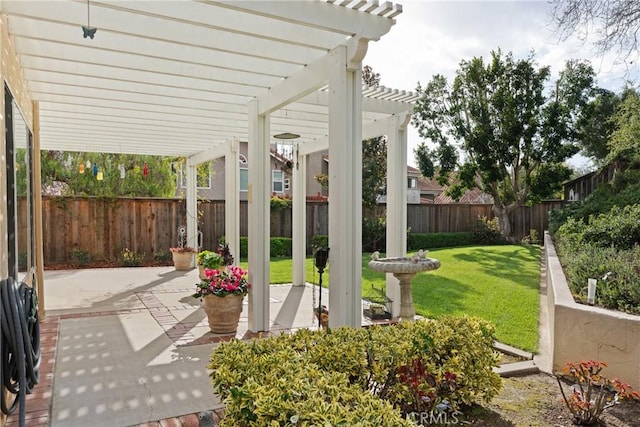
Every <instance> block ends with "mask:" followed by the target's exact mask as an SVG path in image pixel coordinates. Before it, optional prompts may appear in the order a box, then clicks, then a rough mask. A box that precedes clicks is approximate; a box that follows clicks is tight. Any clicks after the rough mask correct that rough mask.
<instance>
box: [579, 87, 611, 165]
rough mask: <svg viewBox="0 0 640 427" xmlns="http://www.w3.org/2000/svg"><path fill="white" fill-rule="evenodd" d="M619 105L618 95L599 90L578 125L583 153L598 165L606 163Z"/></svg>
mask: <svg viewBox="0 0 640 427" xmlns="http://www.w3.org/2000/svg"><path fill="white" fill-rule="evenodd" d="M619 103H620V97H619V96H618V95H617V94H615V93H614V92H611V91H609V90H606V89H601V88H599V89H597V90H596V94H595V96H594V97H593V99H591V100H590V101H589V103H588V104H587V105H586V106H585V107H584V109H583V110H582V114H581V115H580V118H579V119H578V122H577V123H576V128H577V131H578V132H579V145H580V148H581V153H582V154H584V155H585V156H586V157H589V158H591V160H593V161H594V162H595V164H596V165H599V166H602V165H603V164H604V163H606V159H607V156H608V154H609V148H608V141H609V138H610V137H611V134H612V133H613V131H614V130H615V125H614V122H613V120H612V117H613V114H614V112H615V110H616V107H617V105H618V104H619Z"/></svg>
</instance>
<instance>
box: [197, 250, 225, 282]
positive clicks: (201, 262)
mask: <svg viewBox="0 0 640 427" xmlns="http://www.w3.org/2000/svg"><path fill="white" fill-rule="evenodd" d="M222 262H223V258H222V256H220V254H218V253H217V252H213V251H200V252H198V270H199V273H200V280H204V279H206V278H207V276H206V274H205V269H209V270H216V269H218V268H220V267H221V266H222Z"/></svg>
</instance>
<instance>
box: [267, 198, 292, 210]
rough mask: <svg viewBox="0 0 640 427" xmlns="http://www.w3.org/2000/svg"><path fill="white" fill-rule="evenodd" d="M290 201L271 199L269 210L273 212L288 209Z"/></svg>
mask: <svg viewBox="0 0 640 427" xmlns="http://www.w3.org/2000/svg"><path fill="white" fill-rule="evenodd" d="M292 203H293V202H292V200H291V198H289V197H278V196H273V197H271V209H273V210H282V209H287V208H290V207H291V205H292Z"/></svg>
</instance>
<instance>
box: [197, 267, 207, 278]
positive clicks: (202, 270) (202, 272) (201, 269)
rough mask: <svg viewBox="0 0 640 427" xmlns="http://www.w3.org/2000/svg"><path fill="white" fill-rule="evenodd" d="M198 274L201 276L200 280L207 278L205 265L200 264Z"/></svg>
mask: <svg viewBox="0 0 640 427" xmlns="http://www.w3.org/2000/svg"><path fill="white" fill-rule="evenodd" d="M198 276H199V277H200V280H204V279H206V278H207V275H206V274H205V273H204V267H203V266H202V264H198Z"/></svg>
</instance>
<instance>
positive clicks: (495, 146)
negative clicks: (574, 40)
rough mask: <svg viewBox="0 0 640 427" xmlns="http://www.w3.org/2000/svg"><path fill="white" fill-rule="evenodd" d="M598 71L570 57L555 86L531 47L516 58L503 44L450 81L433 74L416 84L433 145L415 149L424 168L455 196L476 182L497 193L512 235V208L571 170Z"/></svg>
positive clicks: (418, 115)
mask: <svg viewBox="0 0 640 427" xmlns="http://www.w3.org/2000/svg"><path fill="white" fill-rule="evenodd" d="M594 75H595V74H594V72H593V69H592V68H591V66H590V65H588V64H587V63H584V62H579V61H568V62H567V64H566V67H565V69H564V70H563V71H562V72H561V73H560V75H559V78H558V79H557V81H556V82H555V84H553V85H552V86H550V85H549V83H550V82H549V80H550V69H549V67H537V64H536V63H535V61H534V57H533V54H532V55H531V56H530V57H528V58H526V59H521V60H514V58H513V56H512V54H510V53H509V54H507V55H503V54H502V52H500V51H499V50H498V51H497V52H492V53H491V59H490V61H488V63H485V61H484V60H483V58H473V59H472V60H470V61H462V62H461V63H460V68H459V69H458V70H457V72H456V77H455V79H454V81H453V85H452V86H449V85H448V83H447V79H446V78H445V77H443V76H441V75H436V76H434V77H433V79H432V80H431V81H430V82H429V83H428V84H427V85H426V86H425V87H421V86H420V85H418V88H417V92H418V93H419V94H420V96H421V98H420V100H419V101H418V102H417V105H416V108H415V112H414V116H413V118H412V123H413V124H414V125H415V126H416V127H417V128H418V132H419V134H420V135H421V137H422V138H424V140H425V141H426V142H429V143H432V144H435V148H434V149H429V147H428V145H427V143H426V142H423V143H421V144H420V145H419V146H418V147H417V148H416V150H415V155H416V161H417V163H418V165H419V167H420V170H421V172H422V173H423V174H424V175H425V176H428V177H432V176H434V175H435V176H437V177H438V180H439V182H441V183H447V184H449V185H450V191H449V194H450V195H451V196H452V197H454V198H457V197H460V196H461V195H462V193H463V192H464V191H465V190H466V189H470V188H474V187H479V188H480V189H482V190H483V191H484V192H486V193H488V194H491V195H492V196H493V199H494V205H493V212H494V214H495V215H496V216H497V217H498V219H499V221H500V227H501V230H502V233H503V235H504V236H505V237H507V238H511V225H510V223H509V213H510V212H512V211H513V210H515V209H516V208H518V207H519V206H522V205H523V204H525V203H527V202H532V201H534V200H536V199H539V198H541V197H546V196H548V195H550V194H552V193H553V192H554V191H556V190H557V189H559V187H560V185H561V182H562V181H563V180H564V179H566V178H568V177H569V176H570V173H571V171H570V169H568V168H567V167H566V166H564V165H563V163H562V162H564V161H565V160H566V159H567V158H569V157H571V156H572V155H573V154H575V153H576V152H577V151H578V147H577V145H576V139H577V136H578V132H577V131H576V129H575V122H576V121H577V119H578V117H579V116H580V113H581V110H582V108H583V107H584V106H585V105H586V104H587V101H588V99H589V95H590V93H591V90H592V88H593V85H594ZM459 153H461V154H462V156H461V157H459ZM454 171H457V173H456V174H453V175H454V176H452V172H454Z"/></svg>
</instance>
